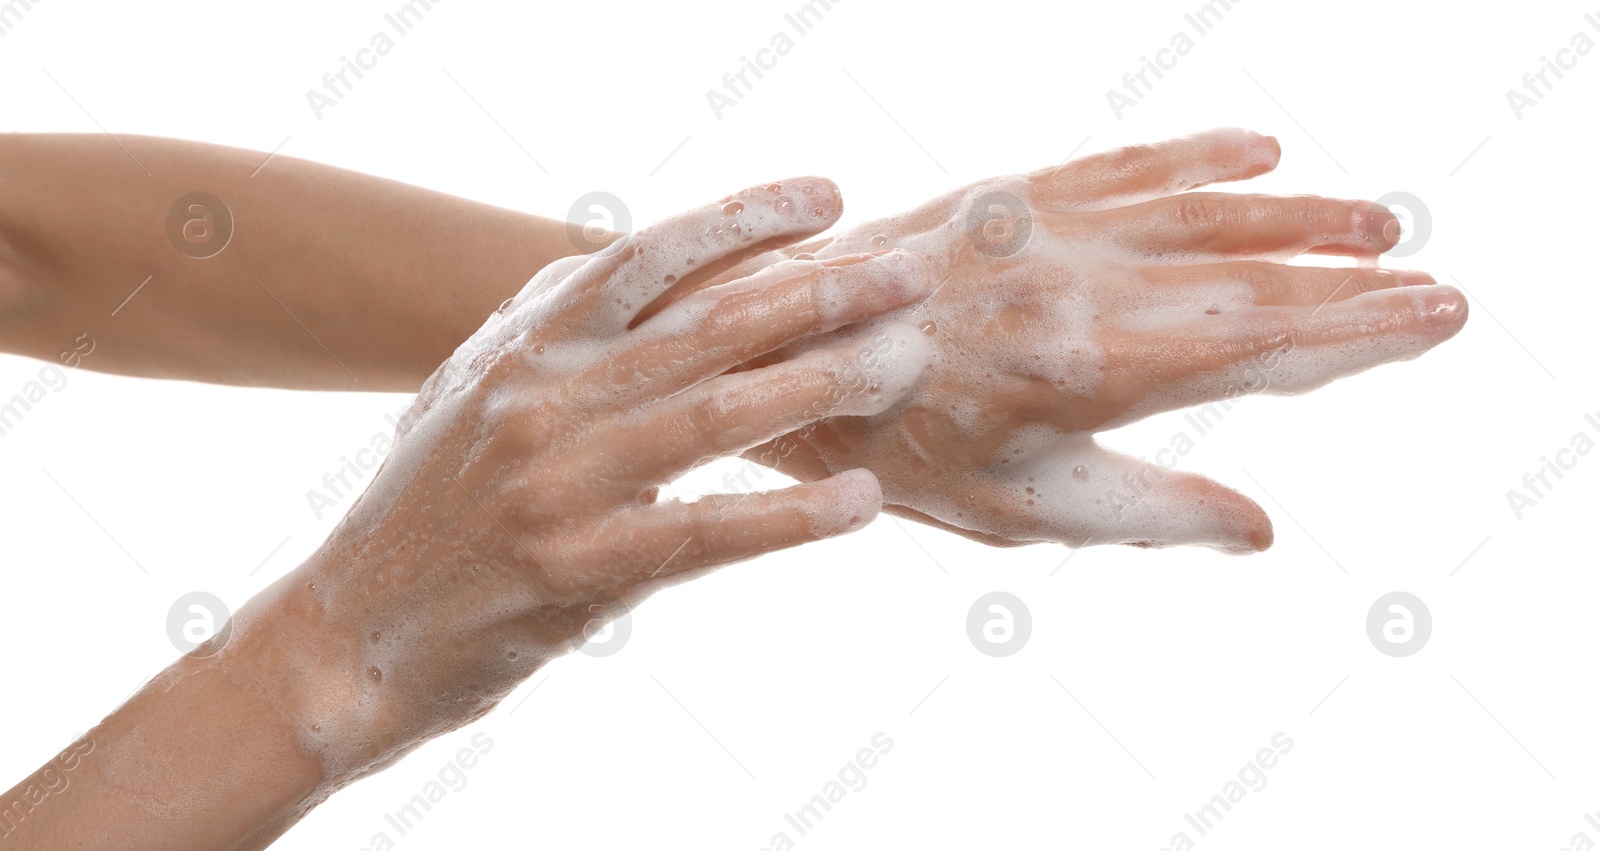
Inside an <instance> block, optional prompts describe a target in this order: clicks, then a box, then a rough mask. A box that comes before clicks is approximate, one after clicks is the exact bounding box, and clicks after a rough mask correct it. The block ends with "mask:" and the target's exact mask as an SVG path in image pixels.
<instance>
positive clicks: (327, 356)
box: [0, 135, 579, 390]
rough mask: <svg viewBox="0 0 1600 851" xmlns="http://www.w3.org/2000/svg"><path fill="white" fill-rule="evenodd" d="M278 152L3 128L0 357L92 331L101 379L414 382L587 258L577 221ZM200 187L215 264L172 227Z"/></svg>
mask: <svg viewBox="0 0 1600 851" xmlns="http://www.w3.org/2000/svg"><path fill="white" fill-rule="evenodd" d="M119 143H120V144H119ZM124 148H125V149H126V152H124ZM267 160H268V157H267V155H266V154H264V153H260V152H256V151H246V150H241V149H237V148H225V147H220V146H215V145H205V144H199V143H194V142H183V141H178V140H172V139H160V138H152V137H126V136H125V137H118V138H117V139H112V138H111V137H109V136H106V135H6V136H0V350H4V351H8V352H13V353H17V354H25V355H30V356H34V357H40V358H46V359H50V360H55V359H56V358H57V357H58V355H59V354H60V352H62V351H63V350H71V349H72V348H73V347H74V341H75V340H77V339H78V337H79V335H82V334H87V335H89V337H90V338H92V339H93V340H94V342H95V349H94V354H93V356H92V357H86V358H84V359H83V360H82V364H83V365H84V366H87V367H89V368H91V369H95V370H100V371H105V372H115V373H122V374H129V375H143V376H153V377H165V378H185V379H193V380H199V381H210V382H217V383H227V384H244V385H270V386H278V387H295V388H339V389H359V390H415V389H416V388H417V387H418V386H420V384H421V383H422V381H423V379H425V378H426V377H427V376H428V375H429V374H430V373H431V372H432V371H433V369H434V367H436V366H438V365H439V363H440V362H442V361H443V360H444V359H445V358H446V357H447V356H448V355H449V354H450V352H451V351H453V350H454V348H455V347H456V345H458V344H459V343H460V342H461V341H462V340H464V339H466V338H467V337H468V336H469V335H470V334H471V333H472V331H473V330H474V329H476V328H477V327H478V326H479V325H480V324H481V323H482V322H483V320H484V318H485V317H486V316H488V315H489V313H490V312H492V311H493V310H494V308H495V307H496V306H497V305H498V304H499V303H500V302H501V301H503V300H505V299H506V298H509V297H510V296H512V295H514V294H515V293H516V292H517V291H518V290H519V289H520V288H521V287H522V285H523V284H524V283H526V282H527V281H528V279H529V278H531V277H532V276H533V274H534V273H535V272H537V271H538V270H539V269H541V268H543V267H544V266H545V265H547V264H548V263H550V262H551V261H553V260H556V259H558V258H560V257H564V256H568V255H571V254H575V253H578V252H579V246H578V245H575V244H574V242H573V241H572V240H571V239H570V238H569V236H568V226H567V225H566V224H565V223H563V222H556V221H552V220H549V219H543V218H539V217H536V216H529V215H525V214H521V213H516V212H512V211H509V210H503V209H499V208H496V207H491V206H488V205H485V204H478V203H474V202H471V201H467V200H464V199H461V198H456V197H453V196H450V195H445V194H443V193H438V192H432V191H429V190H425V189H420V188H417V187H414V186H407V185H405V184H401V183H397V182H394V181H389V180H384V179H381V178H376V177H371V176H369V175H363V174H358V173H356V172H350V171H345V170H343V169H338V168H333V167H330V166H325V165H319V164H317V163H311V162H306V161H304V160H297V159H294V158H292V157H286V156H274V157H272V158H271V159H270V161H267ZM135 161H137V162H135ZM264 161H266V165H265V166H264V167H263V165H262V163H263V162H264ZM147 172H148V173H147ZM195 191H204V192H208V193H210V194H211V195H213V196H215V197H217V198H219V199H220V200H221V201H222V202H223V203H224V204H225V205H226V207H227V210H228V211H229V212H230V213H231V216H232V219H233V222H232V234H231V237H229V238H228V240H227V242H226V246H225V247H223V248H222V250H221V251H220V252H218V253H216V254H214V255H213V256H209V257H204V258H197V257H195V256H192V255H193V254H203V253H206V251H209V250H210V249H211V248H214V247H216V245H215V243H212V244H210V245H209V246H208V245H206V244H205V242H204V240H201V241H200V243H199V244H198V248H195V247H194V246H191V252H190V253H184V251H182V250H180V248H179V246H178V245H177V244H176V243H175V240H174V238H173V237H172V236H171V235H170V234H169V227H168V213H169V211H170V210H171V209H172V208H173V206H174V204H175V202H177V201H178V200H179V199H180V198H181V197H183V196H185V195H187V194H189V193H191V192H195ZM213 212H214V211H213ZM203 214H204V213H200V212H197V213H195V214H192V215H203ZM190 216H191V214H188V213H184V215H183V218H185V219H187V218H189V217H190ZM198 227H201V228H203V227H204V225H203V224H202V225H199V226H198ZM202 236H204V234H202ZM130 296H131V298H130Z"/></svg>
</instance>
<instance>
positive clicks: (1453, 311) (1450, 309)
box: [1422, 287, 1467, 328]
mask: <svg viewBox="0 0 1600 851" xmlns="http://www.w3.org/2000/svg"><path fill="white" fill-rule="evenodd" d="M1466 313H1467V300H1466V298H1465V297H1464V296H1462V295H1461V293H1460V292H1458V291H1456V290H1454V289H1451V288H1450V287H1441V288H1439V289H1437V290H1435V291H1433V292H1431V293H1428V297H1427V299H1426V300H1425V301H1424V302H1423V308H1422V315H1423V317H1424V318H1425V319H1427V320H1428V323H1429V324H1431V325H1437V326H1439V327H1441V328H1447V327H1449V326H1451V325H1454V324H1456V323H1458V322H1460V321H1461V319H1462V317H1463V316H1465V315H1466Z"/></svg>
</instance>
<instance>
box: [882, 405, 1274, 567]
mask: <svg viewBox="0 0 1600 851" xmlns="http://www.w3.org/2000/svg"><path fill="white" fill-rule="evenodd" d="M1017 448H1018V449H1020V452H1018V454H1016V455H1013V456H1011V457H1010V463H1009V464H1008V465H1007V467H1006V472H1005V474H1004V475H1003V476H1001V475H995V476H986V477H982V478H978V479H975V480H973V481H971V482H969V483H968V485H967V486H966V487H964V488H963V490H962V499H961V500H960V501H959V503H956V502H952V503H950V504H948V505H941V506H934V508H935V510H934V511H933V512H932V513H933V514H934V516H935V517H936V519H938V520H940V521H943V522H945V523H949V524H952V525H955V526H958V527H963V528H970V529H971V530H972V532H973V533H977V534H978V535H989V536H997V537H1000V538H1003V539H1005V540H1007V541H1010V542H1014V543H1033V542H1052V543H1061V544H1067V545H1069V546H1073V547H1084V546H1091V545H1095V544H1129V545H1133V546H1143V547H1171V546H1183V545H1198V546H1205V547H1213V548H1215V549H1219V550H1223V551H1225V552H1235V553H1245V552H1256V551H1259V550H1264V549H1266V548H1267V547H1269V546H1271V545H1272V522H1271V521H1270V520H1268V519H1267V516H1266V513H1265V512H1263V511H1262V510H1261V507H1260V506H1258V505H1256V504H1255V503H1254V502H1251V501H1250V500H1249V499H1248V498H1246V497H1244V496H1243V495H1242V494H1239V493H1238V492H1237V491H1234V490H1232V489H1230V488H1227V487H1224V486H1222V485H1220V484H1218V483H1216V482H1213V481H1211V480H1209V479H1206V478H1203V477H1200V476H1196V475H1194V474H1191V473H1183V472H1179V471H1177V470H1173V469H1171V468H1170V467H1168V466H1159V465H1157V464H1152V463H1148V462H1145V461H1141V460H1139V459H1136V458H1131V457H1129V456H1127V455H1122V454H1120V453H1116V452H1111V451H1109V450H1106V449H1104V448H1102V447H1101V446H1099V445H1098V444H1096V443H1095V442H1094V439H1093V438H1092V437H1089V436H1087V435H1082V434H1074V435H1067V434H1064V433H1062V432H1059V431H1056V430H1054V429H1048V428H1046V429H1043V430H1041V431H1040V432H1038V433H1035V434H1033V435H1031V436H1029V437H1028V438H1027V439H1026V442H1025V443H1024V444H1023V445H1021V446H1019V447H1017ZM1173 460H1174V461H1175V460H1176V459H1173ZM889 498H891V499H893V498H894V495H893V494H890V495H889ZM925 502H926V501H925ZM972 536H974V535H973V534H969V537H972ZM980 539H981V538H980Z"/></svg>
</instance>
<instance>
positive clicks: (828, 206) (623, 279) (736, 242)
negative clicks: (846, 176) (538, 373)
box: [566, 177, 843, 337]
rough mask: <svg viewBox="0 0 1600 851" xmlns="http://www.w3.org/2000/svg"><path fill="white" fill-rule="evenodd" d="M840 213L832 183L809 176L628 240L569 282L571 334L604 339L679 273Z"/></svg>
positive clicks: (749, 192) (821, 225) (815, 226)
mask: <svg viewBox="0 0 1600 851" xmlns="http://www.w3.org/2000/svg"><path fill="white" fill-rule="evenodd" d="M842 209H843V206H842V201H841V199H840V197H839V190H838V187H836V186H835V185H834V184H833V181H831V180H826V179H823V178H820V177H806V178H799V179H796V180H791V181H787V182H785V183H772V184H767V185H766V186H758V187H752V188H750V189H746V190H743V191H741V192H737V193H735V194H733V195H730V196H729V197H727V198H724V199H722V200H721V201H717V202H714V203H711V204H706V205H704V206H702V207H699V208H698V209H695V210H691V211H689V212H687V213H680V214H679V215H676V216H673V217H671V218H668V219H666V220H664V221H661V222H658V223H656V224H653V225H650V226H649V227H646V228H643V229H641V230H640V231H639V232H638V233H635V234H631V235H629V236H625V237H623V238H621V239H618V240H617V241H616V242H614V243H612V244H611V245H610V246H609V247H607V248H606V249H604V250H602V251H601V252H599V253H598V254H596V255H595V256H594V257H593V258H592V259H591V260H590V261H589V263H588V264H586V265H585V266H584V267H583V268H581V269H579V270H578V271H577V272H575V273H573V275H572V276H571V277H570V278H569V279H568V281H567V284H566V287H567V290H568V296H567V297H568V299H569V303H570V308H571V310H570V315H571V316H572V317H573V322H572V324H573V326H574V327H575V328H576V329H579V330H582V331H584V332H587V333H589V334H591V335H599V336H602V337H609V336H612V335H615V334H617V333H620V332H621V331H623V330H624V329H626V328H627V327H628V326H629V325H630V323H632V322H633V320H634V318H635V317H636V316H638V315H639V314H640V312H641V311H642V310H643V309H644V308H645V307H646V306H647V305H649V304H650V303H651V302H653V301H654V300H655V299H656V298H657V297H658V296H660V295H661V294H662V293H664V292H666V291H667V290H668V289H670V288H671V287H672V286H673V284H675V283H677V281H678V280H679V279H680V278H682V277H683V276H684V275H688V274H693V273H695V272H698V271H700V270H703V269H705V268H707V267H708V266H711V265H713V264H717V263H719V262H722V261H724V260H736V259H737V258H738V257H739V256H740V255H741V253H742V252H747V251H759V250H765V248H766V247H768V246H769V245H770V244H771V243H773V242H775V241H781V242H790V241H794V240H799V239H803V238H805V237H808V236H812V235H814V234H817V233H819V232H821V231H823V230H825V229H826V228H827V227H828V226H829V225H832V224H833V223H834V222H835V221H837V220H838V218H839V213H840V211H841V210H842Z"/></svg>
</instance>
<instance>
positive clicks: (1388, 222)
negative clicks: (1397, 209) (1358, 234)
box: [1361, 204, 1402, 245]
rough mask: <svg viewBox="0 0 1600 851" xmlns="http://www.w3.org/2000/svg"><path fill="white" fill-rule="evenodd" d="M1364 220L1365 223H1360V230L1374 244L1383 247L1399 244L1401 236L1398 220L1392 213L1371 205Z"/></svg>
mask: <svg viewBox="0 0 1600 851" xmlns="http://www.w3.org/2000/svg"><path fill="white" fill-rule="evenodd" d="M1364 218H1365V219H1366V221H1364V222H1362V223H1361V225H1362V229H1363V230H1364V231H1365V232H1366V234H1367V236H1369V237H1371V238H1372V240H1373V241H1374V242H1381V243H1383V244H1385V245H1399V244H1400V237H1401V235H1402V234H1401V227H1400V220H1399V219H1398V218H1396V217H1395V214H1394V213H1391V212H1389V211H1388V210H1387V209H1385V208H1383V207H1380V206H1378V205H1376V204H1373V205H1372V206H1371V207H1370V208H1368V210H1367V213H1366V215H1365V216H1364Z"/></svg>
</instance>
